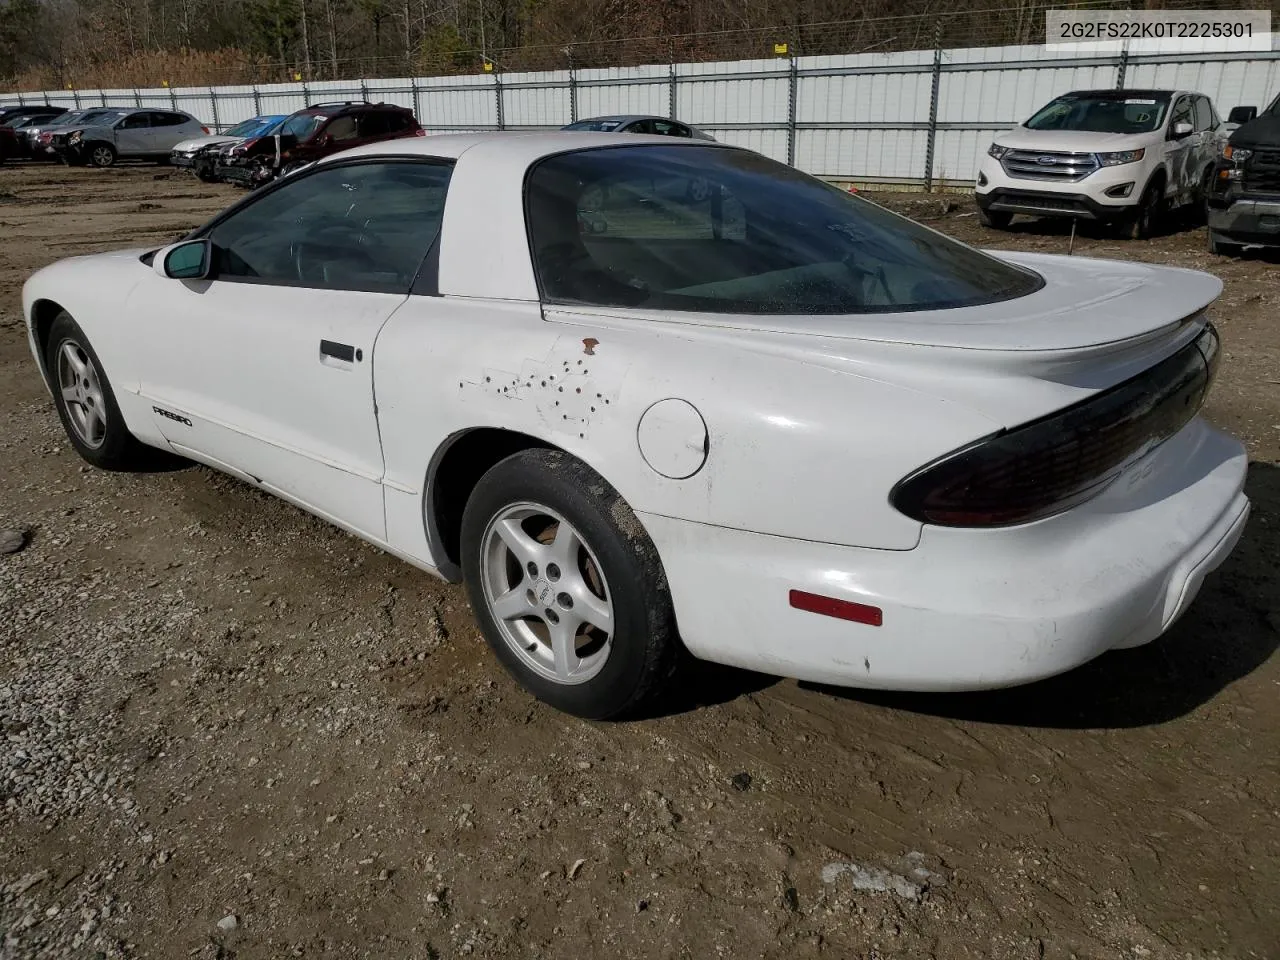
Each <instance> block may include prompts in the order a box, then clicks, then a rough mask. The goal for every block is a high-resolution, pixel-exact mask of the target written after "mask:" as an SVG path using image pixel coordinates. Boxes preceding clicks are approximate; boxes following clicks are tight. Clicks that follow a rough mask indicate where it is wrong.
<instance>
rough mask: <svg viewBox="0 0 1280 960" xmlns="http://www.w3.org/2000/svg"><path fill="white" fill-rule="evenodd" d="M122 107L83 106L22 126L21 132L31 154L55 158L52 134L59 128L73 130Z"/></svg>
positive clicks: (46, 158) (48, 158)
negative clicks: (99, 115) (98, 116)
mask: <svg viewBox="0 0 1280 960" xmlns="http://www.w3.org/2000/svg"><path fill="white" fill-rule="evenodd" d="M122 109H124V108H122V107H85V108H84V109H83V110H73V111H71V112H70V113H64V114H61V115H59V116H56V117H50V118H49V119H47V120H42V121H40V122H39V123H36V124H32V125H31V126H27V127H23V128H22V134H23V136H25V137H26V138H27V142H28V144H30V146H31V156H33V157H35V158H36V159H38V160H56V159H57V157H56V156H55V155H54V152H53V147H51V146H50V144H51V143H52V142H53V135H54V133H56V132H57V131H59V130H74V129H75V128H76V127H77V125H80V124H86V123H89V122H90V121H91V120H92V119H93V118H94V117H95V115H97V114H100V113H119V112H120V110H122Z"/></svg>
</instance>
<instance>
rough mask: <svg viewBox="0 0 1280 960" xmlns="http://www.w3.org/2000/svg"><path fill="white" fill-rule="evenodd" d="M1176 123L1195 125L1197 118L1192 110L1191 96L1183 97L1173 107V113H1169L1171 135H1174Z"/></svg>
mask: <svg viewBox="0 0 1280 960" xmlns="http://www.w3.org/2000/svg"><path fill="white" fill-rule="evenodd" d="M1176 123H1190V124H1192V126H1194V125H1195V118H1194V117H1193V116H1192V111H1191V98H1190V97H1183V98H1182V99H1180V100H1179V101H1178V102H1177V104H1176V105H1175V106H1174V108H1173V113H1172V114H1170V115H1169V136H1171V137H1172V136H1173V126H1174V124H1176Z"/></svg>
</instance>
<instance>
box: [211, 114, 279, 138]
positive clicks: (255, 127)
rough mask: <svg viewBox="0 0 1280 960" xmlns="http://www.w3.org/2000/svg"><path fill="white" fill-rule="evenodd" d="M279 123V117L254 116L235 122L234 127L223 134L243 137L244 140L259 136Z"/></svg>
mask: <svg viewBox="0 0 1280 960" xmlns="http://www.w3.org/2000/svg"><path fill="white" fill-rule="evenodd" d="M279 123H280V118H279V117H254V118H253V119H252V120H245V121H244V122H242V123H237V124H236V125H235V126H234V127H232V128H231V129H230V130H228V131H227V132H226V133H224V134H223V136H224V137H244V138H245V139H246V140H247V139H249V138H250V137H260V136H262V135H263V134H264V133H266V132H267V131H268V130H270V129H271V128H272V127H274V126H277V125H278V124H279Z"/></svg>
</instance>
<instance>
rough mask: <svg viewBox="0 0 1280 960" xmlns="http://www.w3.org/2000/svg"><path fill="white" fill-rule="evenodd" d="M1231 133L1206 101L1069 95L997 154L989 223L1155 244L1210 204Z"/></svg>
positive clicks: (1173, 93)
mask: <svg viewBox="0 0 1280 960" xmlns="http://www.w3.org/2000/svg"><path fill="white" fill-rule="evenodd" d="M1223 132H1224V131H1223V130H1222V121H1221V120H1220V119H1219V118H1218V113H1217V111H1216V110H1214V108H1213V104H1212V102H1210V100H1209V98H1208V97H1206V96H1205V95H1204V94H1201V93H1193V92H1190V91H1186V90H1078V91H1075V92H1073V93H1067V94H1063V95H1062V96H1060V97H1058V98H1057V99H1055V100H1052V101H1050V102H1049V103H1048V104H1047V105H1046V106H1044V107H1043V108H1041V109H1040V110H1039V111H1037V112H1036V114H1035V115H1034V116H1032V117H1031V119H1029V120H1027V121H1026V122H1025V123H1023V124H1022V125H1020V126H1017V127H1014V128H1013V129H1012V130H1009V131H1007V132H1006V133H1002V134H1000V135H999V136H998V137H996V140H995V142H994V143H992V144H991V147H990V149H989V150H988V151H987V156H986V157H985V158H984V159H983V161H982V166H981V168H980V170H979V173H978V182H977V186H976V188H975V191H974V194H975V196H974V198H975V199H976V200H977V203H978V212H979V216H981V218H982V222H983V223H985V224H987V226H991V227H1001V228H1003V227H1007V226H1008V225H1009V221H1010V220H1012V219H1013V215H1014V214H1015V213H1025V214H1030V215H1031V216H1036V217H1077V218H1083V219H1090V220H1100V221H1104V222H1106V223H1111V224H1114V225H1115V226H1116V227H1117V228H1118V229H1119V231H1120V233H1121V234H1122V235H1123V236H1127V237H1144V238H1145V237H1148V236H1150V235H1151V233H1152V230H1153V229H1154V227H1155V225H1156V224H1157V223H1158V221H1159V220H1160V218H1161V216H1162V215H1163V214H1164V213H1165V212H1167V211H1168V210H1169V209H1171V208H1173V207H1177V206H1181V205H1183V204H1188V203H1200V202H1202V200H1203V197H1204V195H1205V192H1206V188H1207V185H1208V183H1209V179H1210V177H1211V176H1212V174H1213V166H1214V161H1215V160H1216V158H1217V151H1218V147H1219V141H1220V140H1221V139H1222V138H1223Z"/></svg>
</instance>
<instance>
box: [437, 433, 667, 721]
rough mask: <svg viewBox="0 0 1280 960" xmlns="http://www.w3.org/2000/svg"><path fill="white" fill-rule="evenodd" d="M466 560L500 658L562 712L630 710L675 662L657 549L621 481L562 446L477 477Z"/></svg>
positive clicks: (465, 525)
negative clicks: (612, 482) (616, 484)
mask: <svg viewBox="0 0 1280 960" xmlns="http://www.w3.org/2000/svg"><path fill="white" fill-rule="evenodd" d="M462 568H463V574H464V577H465V580H466V584H467V591H468V595H469V596H470V599H471V605H472V607H473V608H474V610H475V612H476V617H477V619H478V620H479V622H480V627H481V629H482V631H483V632H484V635H485V639H486V640H487V641H488V642H489V646H490V647H491V648H492V649H493V651H494V653H495V654H496V655H497V657H498V659H499V660H500V661H501V662H502V665H503V666H504V667H505V668H506V669H507V671H508V672H509V673H511V675H512V676H513V677H515V679H516V680H517V681H519V682H520V684H521V685H522V686H524V687H525V689H527V690H528V691H529V692H530V693H532V694H533V695H534V696H535V697H537V698H538V699H540V700H543V701H545V702H547V703H549V704H551V705H552V706H554V707H556V708H558V709H560V710H563V711H565V712H566V713H571V714H575V715H576V716H580V717H587V718H590V719H596V720H603V719H607V718H611V717H616V716H620V715H622V714H626V713H630V712H633V711H635V710H636V709H637V708H638V707H640V706H641V705H642V704H644V703H645V702H647V701H649V700H651V699H652V698H654V697H655V695H657V694H658V693H659V692H660V691H661V690H662V688H663V685H664V682H665V681H666V680H667V678H669V677H670V676H671V674H672V673H673V671H674V668H675V665H676V662H677V657H678V653H679V640H678V639H677V637H676V630H675V615H674V613H673V611H672V606H671V596H670V594H669V592H668V590H667V582H666V576H665V575H664V573H663V571H662V565H661V563H660V562H659V559H658V554H657V551H656V550H655V549H654V546H653V543H652V542H651V541H650V540H649V537H648V535H647V534H646V533H645V531H644V529H643V528H642V527H641V526H640V523H639V521H638V520H637V519H636V517H635V514H634V513H633V512H632V511H631V508H630V507H629V506H627V504H626V502H625V501H624V500H623V499H622V497H621V496H620V495H619V494H618V492H617V491H616V490H614V489H613V488H612V487H611V486H609V484H608V483H606V482H605V481H604V480H603V479H602V478H601V477H600V476H599V475H598V474H596V473H595V471H593V470H591V469H590V468H589V467H587V466H586V465H585V464H583V463H582V462H581V461H579V460H576V459H574V458H573V457H570V456H569V455H567V454H564V453H561V452H559V451H548V450H526V451H523V452H521V453H517V454H514V455H513V456H511V457H508V458H507V459H506V460H503V461H502V462H500V463H498V464H497V465H496V466H494V467H493V468H492V469H491V470H490V471H489V472H488V473H486V474H485V475H484V476H483V477H482V478H481V479H480V482H479V483H478V484H477V485H476V488H475V490H474V491H473V492H472V494H471V497H470V499H469V500H468V501H467V506H466V510H465V511H464V513H463V518H462Z"/></svg>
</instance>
